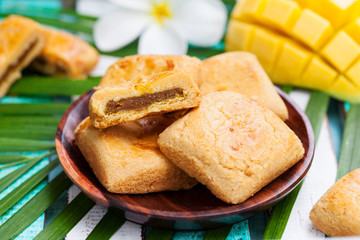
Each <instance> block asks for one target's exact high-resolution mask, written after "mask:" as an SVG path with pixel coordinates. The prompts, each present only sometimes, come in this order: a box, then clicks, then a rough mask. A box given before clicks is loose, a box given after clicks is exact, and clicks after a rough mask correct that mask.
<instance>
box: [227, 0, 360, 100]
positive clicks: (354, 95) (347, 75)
mask: <svg viewBox="0 0 360 240" xmlns="http://www.w3.org/2000/svg"><path fill="white" fill-rule="evenodd" d="M321 3H322V4H323V8H325V6H328V7H327V9H321V10H319V9H320V8H321V7H319V6H320V5H321ZM326 11H328V12H326ZM231 18H232V19H231V20H230V22H229V27H228V31H227V35H226V38H225V43H226V45H225V49H226V51H238V50H242V51H250V52H252V53H254V54H256V55H257V57H258V59H259V61H260V63H261V64H262V65H263V67H264V69H265V71H266V72H267V73H268V74H269V76H270V78H271V79H272V81H273V82H274V83H277V84H284V85H294V86H299V87H305V88H311V89H318V90H322V91H325V92H328V93H329V94H331V95H332V96H334V97H336V98H338V99H340V100H346V101H350V102H360V0H356V1H355V0H318V1H310V0H296V1H291V0H255V1H254V0H242V1H239V2H238V3H237V4H236V6H235V8H234V11H233V12H232V15H231Z"/></svg>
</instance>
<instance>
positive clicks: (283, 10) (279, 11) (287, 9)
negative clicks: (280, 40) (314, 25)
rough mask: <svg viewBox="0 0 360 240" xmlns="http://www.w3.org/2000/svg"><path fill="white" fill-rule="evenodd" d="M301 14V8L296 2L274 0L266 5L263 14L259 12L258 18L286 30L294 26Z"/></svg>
mask: <svg viewBox="0 0 360 240" xmlns="http://www.w3.org/2000/svg"><path fill="white" fill-rule="evenodd" d="M300 14H301V8H300V6H299V5H298V4H297V3H296V2H292V1H284V0H273V1H268V2H267V4H266V5H265V6H264V10H263V12H262V15H259V13H257V16H256V19H258V20H259V21H262V22H267V23H268V24H270V25H273V26H274V27H277V28H280V29H281V30H283V31H285V32H286V31H288V30H289V29H291V28H292V27H293V26H294V24H295V22H296V21H297V20H298V18H299V17H300Z"/></svg>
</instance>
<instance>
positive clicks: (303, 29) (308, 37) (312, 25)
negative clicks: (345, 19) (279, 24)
mask: <svg viewBox="0 0 360 240" xmlns="http://www.w3.org/2000/svg"><path fill="white" fill-rule="evenodd" d="M292 32H293V34H294V36H295V37H296V38H298V39H299V40H301V41H302V42H303V43H305V44H306V45H308V46H309V47H310V48H312V49H314V50H318V49H319V48H320V47H321V46H323V45H324V43H325V42H326V41H327V40H328V39H329V38H330V37H331V35H332V34H333V32H334V30H333V28H332V26H331V24H330V22H329V21H328V20H326V19H324V18H323V17H321V16H319V15H318V14H316V13H314V12H313V11H311V10H309V9H305V10H303V11H302V12H301V15H300V18H299V19H298V21H297V22H296V23H295V26H294V28H293V29H292Z"/></svg>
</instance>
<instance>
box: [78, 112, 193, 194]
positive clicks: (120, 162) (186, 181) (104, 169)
mask: <svg viewBox="0 0 360 240" xmlns="http://www.w3.org/2000/svg"><path fill="white" fill-rule="evenodd" d="M173 121H174V118H173V117H171V116H166V117H165V116H162V115H159V116H154V117H148V118H143V119H140V120H138V121H133V122H129V123H125V124H121V125H118V126H114V127H110V128H107V129H97V128H95V127H93V126H92V125H91V122H90V119H89V118H86V119H85V120H83V121H82V122H81V123H80V124H79V125H78V127H77V128H76V130H75V142H76V145H77V146H78V147H79V149H80V151H81V153H82V154H83V156H84V157H85V159H86V160H87V162H88V163H89V165H90V167H91V168H92V170H93V172H94V173H95V175H96V177H97V179H98V180H99V181H100V183H101V184H102V185H103V186H104V187H105V188H106V189H107V190H108V191H109V192H113V193H124V194H127V193H131V194H135V193H149V192H159V191H175V190H181V189H189V188H191V187H193V186H194V185H196V184H197V182H196V180H195V179H193V178H191V177H189V176H188V175H187V174H186V173H185V172H183V171H182V170H180V169H179V168H178V167H176V166H175V165H174V164H173V163H172V162H171V161H170V160H168V159H167V158H166V157H165V156H164V155H163V154H162V153H161V152H160V149H159V146H158V144H157V138H158V133H159V132H161V131H162V130H163V129H164V128H166V127H167V126H168V125H169V124H171V122H173Z"/></svg>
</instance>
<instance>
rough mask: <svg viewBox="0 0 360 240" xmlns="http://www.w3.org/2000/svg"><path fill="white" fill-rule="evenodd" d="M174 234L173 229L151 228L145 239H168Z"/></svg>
mask: <svg viewBox="0 0 360 240" xmlns="http://www.w3.org/2000/svg"><path fill="white" fill-rule="evenodd" d="M174 234H175V231H174V230H169V229H159V228H152V229H151V231H150V233H149V235H148V236H147V237H146V239H147V240H170V239H172V238H173V236H174Z"/></svg>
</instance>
